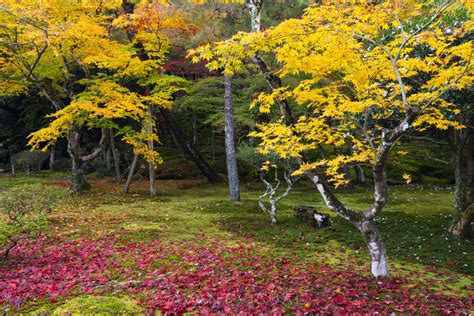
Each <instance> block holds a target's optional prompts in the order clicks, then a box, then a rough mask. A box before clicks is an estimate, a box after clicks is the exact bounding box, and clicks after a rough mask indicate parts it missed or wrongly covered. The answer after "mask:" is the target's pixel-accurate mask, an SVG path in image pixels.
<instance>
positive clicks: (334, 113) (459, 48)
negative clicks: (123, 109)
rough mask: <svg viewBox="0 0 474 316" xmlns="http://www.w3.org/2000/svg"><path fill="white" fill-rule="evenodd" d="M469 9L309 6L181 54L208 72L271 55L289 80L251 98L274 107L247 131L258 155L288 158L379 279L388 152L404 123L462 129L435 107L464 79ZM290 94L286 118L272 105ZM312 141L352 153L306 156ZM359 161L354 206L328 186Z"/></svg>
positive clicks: (467, 76) (383, 271)
mask: <svg viewBox="0 0 474 316" xmlns="http://www.w3.org/2000/svg"><path fill="white" fill-rule="evenodd" d="M469 9H472V8H467V7H466V6H464V5H462V4H461V3H460V2H458V1H444V2H442V3H441V4H439V3H438V2H434V1H432V2H423V3H418V2H416V1H402V2H400V3H396V4H394V3H381V4H373V5H357V4H354V5H315V6H313V7H311V8H309V9H308V10H307V11H306V12H305V14H304V15H303V17H302V18H301V19H290V20H287V21H285V22H283V23H281V24H280V25H279V26H277V27H275V28H272V29H269V30H266V31H264V32H259V33H250V34H245V33H241V34H238V35H236V36H234V37H233V38H232V39H231V40H228V41H224V42H219V43H215V44H213V45H205V46H202V47H200V48H198V49H196V50H193V51H191V54H193V55H194V57H193V60H194V61H195V62H197V61H200V60H208V61H209V63H208V67H209V69H218V68H220V67H225V70H224V71H225V73H227V74H229V75H233V74H235V72H237V71H240V70H241V69H242V68H243V60H244V59H245V58H251V57H253V56H258V55H259V54H263V53H265V54H273V55H274V56H275V58H276V59H277V60H278V61H279V63H280V69H278V76H279V77H280V78H289V77H294V78H296V79H297V83H296V84H294V85H286V86H282V87H279V88H275V87H274V88H273V90H272V92H270V93H262V94H260V96H259V97H258V98H257V99H256V100H255V102H254V103H253V106H256V107H258V108H259V109H260V111H261V112H263V113H270V112H271V111H272V108H273V106H274V105H280V107H279V108H280V113H281V117H279V118H278V119H277V120H275V121H273V122H268V123H262V124H260V126H259V130H258V131H257V132H255V133H254V134H253V135H254V136H255V137H258V138H260V139H261V143H260V148H261V149H260V151H261V152H262V153H264V154H265V153H270V152H273V153H276V154H277V155H278V156H279V157H280V158H283V159H287V158H294V159H296V160H297V161H298V162H299V166H300V168H299V170H297V171H296V172H295V173H294V174H295V175H298V174H305V175H306V176H307V177H308V178H309V179H310V180H311V181H312V182H313V183H314V185H315V186H316V188H317V190H318V191H319V193H320V194H321V196H322V197H323V199H324V201H325V203H326V205H327V206H328V207H329V208H330V209H331V210H332V211H334V212H336V213H337V214H338V215H340V216H341V217H343V218H344V219H346V220H347V221H349V222H350V223H352V224H353V225H354V226H355V227H356V228H357V229H358V230H359V231H360V232H361V233H362V235H363V237H364V238H365V240H366V242H367V246H368V248H369V252H370V256H371V261H372V264H371V272H372V274H373V276H375V277H386V276H388V264H387V256H386V251H385V246H384V242H383V240H382V236H381V234H380V231H379V230H378V228H377V226H376V224H375V218H376V216H377V215H378V214H380V212H381V211H382V210H383V208H384V206H385V205H386V203H387V198H388V186H387V178H386V175H385V168H386V165H387V162H388V159H389V157H390V151H391V149H392V148H393V147H394V146H395V144H396V143H397V141H398V140H399V139H400V137H402V136H403V135H404V134H406V133H407V131H409V130H410V129H413V128H423V127H426V126H435V127H437V128H439V129H446V128H448V127H453V128H456V129H460V128H462V126H461V125H460V124H458V123H457V122H456V121H453V120H450V119H449V116H448V115H444V114H443V113H446V112H453V111H454V110H455V106H454V105H453V104H452V103H450V102H448V101H446V100H444V99H443V98H442V96H443V95H444V94H445V93H447V92H448V91H450V90H453V89H462V88H464V87H466V86H468V85H470V84H472V79H473V76H472V68H471V65H470V61H471V51H472V50H471V44H470V43H465V42H462V41H457V39H458V38H459V37H464V36H465V34H467V33H468V32H472V27H473V23H472V20H470V18H469V17H470V16H471V14H472V11H469ZM457 10H462V11H464V12H465V16H466V19H464V20H463V21H460V23H458V24H457V25H456V27H455V29H454V30H453V32H449V33H448V32H446V30H445V29H444V27H445V20H444V19H445V18H449V16H450V15H452V14H454V13H453V12H455V11H457ZM226 56H230V57H229V58H228V59H227V57H226ZM413 78H422V79H421V80H417V81H415V80H413ZM290 99H291V100H293V102H294V103H295V104H296V105H297V106H298V107H299V108H303V109H304V111H300V113H301V114H299V115H298V117H297V118H295V120H292V119H291V118H290V119H289V115H288V114H289V113H288V112H286V108H285V107H282V106H281V104H284V102H287V101H288V100H290ZM441 110H443V111H441ZM320 145H325V146H330V147H333V148H334V149H338V148H347V147H351V148H354V150H353V151H352V152H351V153H349V154H339V155H331V156H328V157H326V158H324V159H323V158H319V155H315V154H314V153H315V152H316V151H317V150H318V148H319V146H320ZM362 162H363V163H368V164H370V165H371V166H372V172H373V178H374V197H373V202H372V204H371V205H370V206H369V207H368V208H367V209H365V210H362V211H356V210H353V209H351V208H350V207H348V206H346V205H345V204H344V203H343V202H341V201H340V200H339V199H338V198H337V196H336V195H335V194H334V193H333V192H332V190H331V188H330V185H329V184H332V185H334V186H335V187H338V186H341V185H344V184H346V183H347V180H345V178H344V174H341V173H340V170H341V167H342V166H345V165H351V164H355V163H362Z"/></svg>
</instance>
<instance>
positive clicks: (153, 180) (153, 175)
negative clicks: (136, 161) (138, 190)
mask: <svg viewBox="0 0 474 316" xmlns="http://www.w3.org/2000/svg"><path fill="white" fill-rule="evenodd" d="M146 128H147V132H148V133H149V134H150V135H151V134H153V108H152V105H151V104H148V122H147V127H146ZM148 149H149V150H151V151H154V150H155V148H154V142H153V139H152V138H150V139H149V140H148ZM148 176H149V178H150V195H152V196H154V195H156V170H155V166H154V165H153V163H151V162H149V163H148Z"/></svg>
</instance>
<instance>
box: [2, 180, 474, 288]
mask: <svg viewBox="0 0 474 316" xmlns="http://www.w3.org/2000/svg"><path fill="white" fill-rule="evenodd" d="M32 182H38V183H47V184H54V185H63V186H65V185H66V178H65V175H63V174H50V173H39V174H35V175H33V176H28V177H27V176H20V175H18V176H16V177H12V176H8V175H3V176H0V196H1V195H2V194H5V193H6V190H7V189H8V188H10V187H12V186H16V185H21V184H24V183H32ZM90 182H91V184H92V190H90V191H88V192H87V193H85V194H84V195H82V196H79V197H75V196H72V197H71V199H70V200H68V201H65V202H64V203H63V205H62V206H61V208H60V209H58V210H57V211H56V212H55V213H54V214H53V216H52V218H51V221H52V226H54V227H58V228H59V230H60V231H61V233H62V234H63V235H65V236H66V237H68V238H78V237H81V236H83V235H88V236H90V237H99V236H102V235H105V234H108V233H111V232H124V235H125V237H126V238H127V239H130V240H140V241H148V240H153V239H160V240H173V241H177V240H178V241H179V240H182V241H183V242H184V241H187V242H193V243H200V244H204V245H209V244H212V242H214V241H220V242H225V243H227V244H233V243H236V242H242V241H243V242H245V243H248V244H252V245H254V246H255V249H256V250H257V251H258V252H260V253H263V254H265V255H269V256H281V255H285V256H287V257H289V258H291V260H293V261H295V262H296V263H297V262H299V261H301V260H305V261H316V262H318V263H321V264H329V265H339V266H350V265H359V266H360V265H362V266H367V271H368V270H369V261H368V252H367V249H366V246H365V244H364V242H363V240H362V238H361V235H360V233H359V232H358V231H356V229H354V227H352V226H351V225H350V224H348V223H347V222H345V221H344V220H342V219H341V218H339V217H337V216H336V215H335V214H333V213H331V212H329V211H328V210H327V208H326V207H325V205H324V203H323V201H322V200H321V198H320V197H319V195H318V194H317V193H316V191H315V190H314V189H313V188H312V187H311V186H309V185H304V184H303V185H302V186H300V187H299V188H297V189H296V190H294V191H293V192H292V193H291V194H290V196H289V197H288V198H287V199H285V200H282V202H281V203H280V207H279V214H278V219H279V224H278V225H276V226H271V225H270V224H269V218H268V217H267V216H266V215H265V214H263V213H261V212H260V210H259V208H258V206H257V203H256V197H257V196H258V194H260V193H261V192H260V191H261V190H262V188H261V187H260V186H259V185H258V184H254V185H247V186H245V187H244V188H242V197H243V200H242V202H241V203H239V204H235V205H234V204H231V203H229V202H227V187H226V186H225V185H210V184H208V183H206V182H204V181H200V180H179V181H174V180H163V181H158V194H157V196H156V197H150V196H149V195H148V194H147V192H146V188H147V183H146V182H145V181H137V182H134V183H133V185H132V193H131V194H129V195H123V194H122V193H121V189H122V188H121V186H118V185H116V184H115V183H114V181H113V179H109V178H107V179H103V180H97V179H94V178H91V179H90ZM337 193H338V196H340V197H341V199H342V200H343V201H344V202H345V203H347V204H348V205H349V206H350V207H352V208H354V209H363V208H364V207H367V206H368V205H369V203H370V201H371V188H370V187H366V188H364V187H363V188H357V189H343V190H339V191H338V192H337ZM452 199H453V196H452V193H451V191H450V189H449V188H443V187H422V186H392V187H390V200H389V203H388V205H387V207H386V209H384V211H383V212H382V214H381V215H380V216H379V218H378V219H377V221H378V226H379V228H380V230H381V231H382V234H383V236H384V240H385V243H386V246H387V251H388V256H389V261H390V269H391V272H392V274H395V275H414V276H415V275H416V276H417V279H418V280H419V281H420V282H426V284H427V286H430V287H431V288H433V289H435V290H439V291H443V292H444V293H447V294H453V295H463V294H465V293H467V292H468V291H469V290H472V288H473V286H474V281H473V280H474V278H473V275H474V243H472V242H467V241H459V240H456V239H453V238H450V237H447V236H446V235H445V233H444V232H445V229H446V228H447V226H448V225H449V223H450V212H451V207H452V204H453V201H452ZM298 204H305V205H312V206H315V207H316V208H317V209H319V210H321V211H324V212H328V213H330V214H331V217H332V222H333V223H332V226H330V227H328V228H325V229H320V230H316V229H313V228H312V227H309V226H308V225H307V224H305V223H302V222H300V221H298V220H296V219H295V218H294V215H293V211H292V209H293V207H294V206H295V205H298ZM236 264H238V263H236Z"/></svg>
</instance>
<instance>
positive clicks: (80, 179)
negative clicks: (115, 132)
mask: <svg viewBox="0 0 474 316" xmlns="http://www.w3.org/2000/svg"><path fill="white" fill-rule="evenodd" d="M101 133H102V136H101V138H100V141H99V144H98V146H97V147H96V148H95V149H94V150H93V151H92V152H91V153H90V154H88V155H85V156H83V155H82V150H81V144H80V138H81V134H80V132H79V129H78V128H77V127H72V128H71V130H70V131H69V132H68V134H67V142H68V147H67V151H68V153H69V156H70V157H71V160H72V175H71V190H72V191H73V192H74V193H75V194H80V193H81V192H82V191H84V190H87V189H88V188H90V185H89V184H88V183H87V182H86V181H85V179H84V175H83V172H82V164H83V163H84V162H86V161H90V160H93V159H95V158H96V157H97V156H99V155H100V153H102V152H103V150H104V147H105V144H106V141H107V130H106V129H105V128H103V129H102V130H101Z"/></svg>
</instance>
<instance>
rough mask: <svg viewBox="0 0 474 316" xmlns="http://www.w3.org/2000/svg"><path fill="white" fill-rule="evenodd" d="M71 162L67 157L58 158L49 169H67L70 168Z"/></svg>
mask: <svg viewBox="0 0 474 316" xmlns="http://www.w3.org/2000/svg"><path fill="white" fill-rule="evenodd" d="M71 166H72V162H71V159H68V158H59V159H56V160H55V161H54V162H53V165H52V166H51V169H53V170H54V171H68V170H71Z"/></svg>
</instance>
